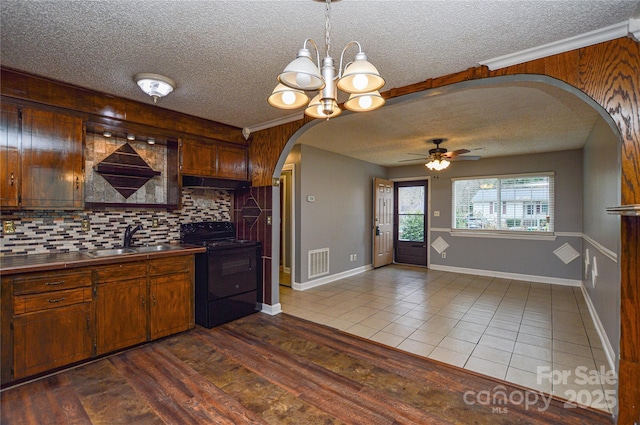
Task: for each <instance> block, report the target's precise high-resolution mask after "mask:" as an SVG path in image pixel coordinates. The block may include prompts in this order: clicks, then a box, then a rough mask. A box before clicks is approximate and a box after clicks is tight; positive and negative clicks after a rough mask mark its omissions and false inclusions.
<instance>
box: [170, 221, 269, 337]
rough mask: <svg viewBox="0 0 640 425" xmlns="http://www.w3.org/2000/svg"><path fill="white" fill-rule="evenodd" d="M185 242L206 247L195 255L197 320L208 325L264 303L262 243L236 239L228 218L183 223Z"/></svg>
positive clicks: (182, 235) (238, 314)
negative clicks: (204, 250) (225, 219)
mask: <svg viewBox="0 0 640 425" xmlns="http://www.w3.org/2000/svg"><path fill="white" fill-rule="evenodd" d="M180 240H181V242H182V243H187V244H191V245H198V246H204V247H206V248H207V251H206V252H204V253H201V254H196V264H195V266H196V267H195V310H196V318H195V320H196V323H197V324H199V325H200V326H204V327H206V328H212V327H213V326H217V325H221V324H223V323H226V322H229V321H232V320H235V319H239V318H240V317H244V316H246V315H248V314H251V313H255V312H256V311H257V310H258V309H259V308H260V305H261V303H262V244H261V243H260V242H258V241H251V240H240V239H236V228H235V225H234V224H233V223H232V222H228V221H203V222H196V223H188V224H182V225H181V226H180Z"/></svg>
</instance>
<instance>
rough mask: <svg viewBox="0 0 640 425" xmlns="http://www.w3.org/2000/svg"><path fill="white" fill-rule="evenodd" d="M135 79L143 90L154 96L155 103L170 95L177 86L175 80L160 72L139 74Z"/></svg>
mask: <svg viewBox="0 0 640 425" xmlns="http://www.w3.org/2000/svg"><path fill="white" fill-rule="evenodd" d="M133 80H134V81H135V82H136V83H137V84H138V86H139V87H140V89H142V91H143V92H145V93H146V94H148V95H149V96H151V97H152V98H153V103H158V99H159V98H161V97H164V96H166V95H168V94H169V93H171V92H172V91H173V89H175V88H176V83H175V81H173V80H172V79H171V78H167V77H163V76H162V75H158V74H149V73H142V74H137V75H136V76H135V77H133Z"/></svg>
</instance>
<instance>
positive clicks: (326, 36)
mask: <svg viewBox="0 0 640 425" xmlns="http://www.w3.org/2000/svg"><path fill="white" fill-rule="evenodd" d="M330 33H331V0H327V7H326V9H325V21H324V42H325V44H326V47H327V55H326V56H331V55H330V54H329V49H330V48H331V35H330Z"/></svg>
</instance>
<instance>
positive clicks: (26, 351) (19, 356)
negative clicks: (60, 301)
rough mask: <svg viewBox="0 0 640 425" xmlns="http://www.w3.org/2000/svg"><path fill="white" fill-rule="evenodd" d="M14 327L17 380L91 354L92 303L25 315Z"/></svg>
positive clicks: (15, 373)
mask: <svg viewBox="0 0 640 425" xmlns="http://www.w3.org/2000/svg"><path fill="white" fill-rule="evenodd" d="M13 327H14V337H13V338H14V345H13V377H14V379H21V378H24V377H27V376H31V375H35V374H37V373H41V372H45V371H47V370H51V369H55V368H57V367H60V366H64V365H67V364H71V363H75V362H78V361H80V360H84V359H88V358H89V357H91V353H92V343H91V303H90V302H88V303H82V304H76V305H71V306H67V307H60V308H53V309H49V310H43V311H39V312H35V313H29V314H22V315H19V316H16V317H15V319H14V323H13Z"/></svg>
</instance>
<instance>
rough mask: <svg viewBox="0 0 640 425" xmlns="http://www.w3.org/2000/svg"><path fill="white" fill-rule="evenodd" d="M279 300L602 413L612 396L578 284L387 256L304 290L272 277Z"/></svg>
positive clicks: (356, 331)
mask: <svg viewBox="0 0 640 425" xmlns="http://www.w3.org/2000/svg"><path fill="white" fill-rule="evenodd" d="M280 302H281V305H282V309H283V311H284V312H285V313H288V314H291V315H293V316H297V317H301V318H304V319H307V320H310V321H313V322H316V323H321V324H325V325H328V326H331V327H334V328H337V329H340V330H343V331H345V332H348V333H351V334H353V335H357V336H360V337H363V338H367V339H370V340H373V341H377V342H379V343H382V344H385V345H388V346H392V347H396V348H398V349H400V350H404V351H407V352H410V353H413V354H416V355H419V356H423V357H427V358H430V359H435V360H439V361H441V362H444V363H448V364H452V365H455V366H459V367H462V368H465V369H468V370H470V371H474V372H477V373H481V374H483V375H488V376H491V377H494V378H497V379H500V380H504V381H508V382H512V383H515V384H518V385H521V386H524V387H527V388H531V389H534V390H537V391H540V392H543V393H547V394H554V395H556V396H559V397H562V398H564V399H568V400H572V401H575V402H577V403H579V404H582V405H589V406H591V407H593V408H596V409H600V410H604V411H607V412H610V411H611V408H612V406H614V405H615V392H614V389H615V385H614V383H615V378H613V377H611V376H610V374H611V372H609V375H607V371H608V370H609V366H608V362H607V359H606V355H605V352H604V350H603V349H602V344H601V342H600V338H599V336H598V333H597V331H596V329H595V326H594V324H593V320H592V318H591V315H590V313H589V310H588V307H587V304H586V302H585V300H584V296H583V295H582V292H581V290H580V288H576V287H568V286H559V285H549V284H542V283H533V282H524V281H516V280H510V279H498V278H491V277H484V276H474V275H465V274H458V273H447V272H440V271H433V270H429V269H425V268H419V267H411V266H401V265H391V266H386V267H382V268H380V269H375V270H371V271H368V272H365V273H361V274H359V275H356V276H352V277H349V278H345V279H342V280H339V281H336V282H332V283H329V284H326V285H323V286H320V287H317V288H312V289H309V290H306V291H295V290H292V289H291V288H289V287H284V286H280ZM563 375H564V377H563ZM612 395H613V399H612Z"/></svg>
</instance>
